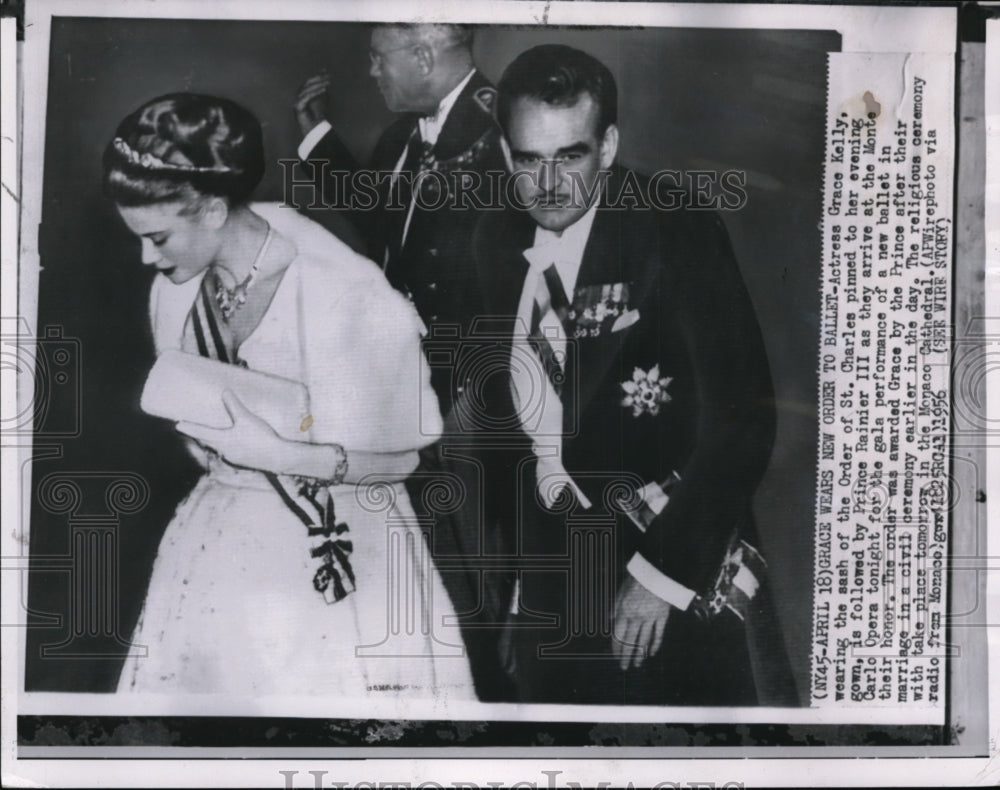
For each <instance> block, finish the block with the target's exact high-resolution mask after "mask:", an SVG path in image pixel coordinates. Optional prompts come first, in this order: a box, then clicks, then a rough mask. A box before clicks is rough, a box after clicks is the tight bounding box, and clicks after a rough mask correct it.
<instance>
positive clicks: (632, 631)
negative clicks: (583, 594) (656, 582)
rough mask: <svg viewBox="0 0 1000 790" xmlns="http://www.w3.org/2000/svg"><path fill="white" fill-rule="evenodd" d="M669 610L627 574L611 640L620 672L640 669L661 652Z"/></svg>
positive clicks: (617, 606) (617, 600) (668, 606)
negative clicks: (632, 668)
mask: <svg viewBox="0 0 1000 790" xmlns="http://www.w3.org/2000/svg"><path fill="white" fill-rule="evenodd" d="M671 609H673V607H672V606H671V605H670V604H668V603H667V602H666V601H664V600H661V599H660V598H657V597H656V596H655V595H653V593H651V592H650V591H649V590H647V589H646V588H645V587H643V586H642V585H641V584H639V582H637V581H636V580H635V579H634V578H633V577H632V576H631V575H629V574H626V576H625V581H623V582H622V586H621V587H620V588H619V589H618V598H617V599H616V601H615V619H614V631H615V635H614V638H613V639H612V640H611V652H612V653H614V655H615V657H616V658H617V659H618V664H619V666H621V668H622V669H623V670H625V669H628V668H629V667H639V666H641V665H642V662H643V661H645V660H646V659H647V658H649V657H650V656H652V655H654V654H655V653H656V652H657V651H658V650H659V649H660V645H661V644H663V631H664V629H665V628H666V627H667V618H668V617H670V610H671Z"/></svg>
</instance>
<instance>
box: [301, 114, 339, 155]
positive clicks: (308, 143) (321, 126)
mask: <svg viewBox="0 0 1000 790" xmlns="http://www.w3.org/2000/svg"><path fill="white" fill-rule="evenodd" d="M332 128H333V127H332V126H330V122H329V121H320V122H319V123H318V124H316V125H315V126H314V127H313V128H312V129H310V130H309V134H307V135H306V136H305V137H303V138H302V142H301V143H299V159H300V160H302V161H303V162H304V161H306V159H308V158H309V154H311V153H312V150H313V148H315V147H316V144H317V143H318V142H319V141H320V140H322V139H323V138H324V137H325V136H326V133H327V132H329V131H330V130H331V129H332Z"/></svg>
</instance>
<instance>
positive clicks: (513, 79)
mask: <svg viewBox="0 0 1000 790" xmlns="http://www.w3.org/2000/svg"><path fill="white" fill-rule="evenodd" d="M585 93H586V94H588V95H589V96H590V97H591V99H593V100H594V103H595V104H596V105H597V107H598V116H597V137H598V139H600V138H601V137H603V136H604V133H605V132H606V131H607V129H608V127H609V126H610V125H611V124H613V123H616V122H617V121H618V86H617V85H616V84H615V78H614V76H612V74H611V72H610V71H609V70H608V67H607V66H605V65H604V64H603V63H601V61H599V60H598V59H597V58H595V57H594V56H593V55H588V54H587V53H586V52H582V51H580V50H579V49H573V47H567V46H564V45H563V44H542V45H541V46H538V47H532V48H531V49H529V50H527V51H526V52H522V53H521V54H520V55H518V56H517V57H516V58H514V61H513V62H512V63H511V64H510V65H509V66H508V67H507V69H506V70H505V71H504V73H503V76H502V77H501V78H500V84H499V85H498V86H497V122H498V123H499V124H500V128H501V129H503V130H504V133H506V131H507V124H508V122H509V121H510V111H511V106H512V105H513V104H514V101H515V100H517V99H522V98H528V99H535V100H537V101H541V102H545V103H546V104H548V105H551V106H553V107H573V106H574V105H575V104H576V103H577V102H578V101H579V100H580V97H581V96H582V95H583V94H585Z"/></svg>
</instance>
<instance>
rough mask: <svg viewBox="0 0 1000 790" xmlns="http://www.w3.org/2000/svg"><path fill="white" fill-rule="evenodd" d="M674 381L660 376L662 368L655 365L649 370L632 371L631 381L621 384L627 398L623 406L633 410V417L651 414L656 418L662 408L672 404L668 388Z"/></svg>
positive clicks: (624, 398) (624, 399)
mask: <svg viewBox="0 0 1000 790" xmlns="http://www.w3.org/2000/svg"><path fill="white" fill-rule="evenodd" d="M671 381H673V379H672V378H670V377H661V376H660V366H659V365H658V364H657V365H653V367H651V368H650V369H649V370H643V369H642V368H636V369H635V370H633V371H632V379H631V381H623V382H622V383H621V388H622V391H623V392H624V393H625V397H623V398H622V406H624V407H625V408H631V409H632V416H633V417H639V416H640V415H642V414H650V415H652V416H653V417H655V416H656V415H657V414H659V413H660V407H661V406H662V405H663V404H665V403H669V402H670V393H669V392H667V386H668V385H669V384H670V382H671Z"/></svg>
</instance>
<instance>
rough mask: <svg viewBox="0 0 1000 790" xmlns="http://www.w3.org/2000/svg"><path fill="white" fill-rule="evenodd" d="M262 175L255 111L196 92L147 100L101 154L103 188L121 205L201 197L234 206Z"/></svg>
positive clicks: (261, 146)
mask: <svg viewBox="0 0 1000 790" xmlns="http://www.w3.org/2000/svg"><path fill="white" fill-rule="evenodd" d="M263 174H264V143H263V134H262V132H261V128H260V123H259V122H258V121H257V119H256V118H255V117H254V116H253V114H252V113H251V112H250V111H249V110H246V109H244V108H243V107H241V106H240V105H238V104H236V103H235V102H232V101H229V100H228V99H220V98H216V97H214V96H205V95H203V94H198V93H173V94H169V95H167V96H161V97H159V98H156V99H153V100H152V101H149V102H146V103H145V104H144V105H143V106H142V107H140V108H139V109H137V110H136V111H135V112H133V113H131V114H130V115H129V116H128V117H126V118H125V119H124V120H123V121H122V122H121V123H120V124H119V125H118V130H117V131H116V133H115V138H114V139H113V140H112V141H111V142H110V143H109V144H108V146H107V148H106V149H105V152H104V192H105V194H106V195H107V196H108V197H109V198H111V199H112V200H114V201H115V202H116V203H118V204H119V205H123V206H147V205H153V204H156V203H166V202H172V201H180V202H192V201H195V200H197V199H198V198H200V197H205V196H218V197H223V198H225V199H226V200H228V201H229V204H230V205H239V204H241V203H245V202H246V201H247V200H249V198H250V195H251V193H252V192H253V190H254V189H255V188H256V187H257V184H258V183H259V182H260V179H261V177H262V176H263Z"/></svg>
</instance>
